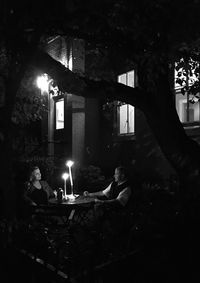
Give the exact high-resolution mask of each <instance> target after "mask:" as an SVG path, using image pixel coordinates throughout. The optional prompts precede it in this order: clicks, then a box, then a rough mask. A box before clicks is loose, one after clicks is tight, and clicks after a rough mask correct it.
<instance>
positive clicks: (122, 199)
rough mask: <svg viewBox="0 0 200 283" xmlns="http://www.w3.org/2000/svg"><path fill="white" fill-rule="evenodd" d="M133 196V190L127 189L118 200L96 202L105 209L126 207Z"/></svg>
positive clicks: (120, 194)
mask: <svg viewBox="0 0 200 283" xmlns="http://www.w3.org/2000/svg"><path fill="white" fill-rule="evenodd" d="M130 196H131V188H130V187H126V188H125V189H124V190H123V191H121V192H120V193H119V195H118V196H117V198H115V199H111V200H96V203H99V204H102V205H103V206H105V207H124V206H125V205H126V204H127V202H128V200H129V198H130Z"/></svg>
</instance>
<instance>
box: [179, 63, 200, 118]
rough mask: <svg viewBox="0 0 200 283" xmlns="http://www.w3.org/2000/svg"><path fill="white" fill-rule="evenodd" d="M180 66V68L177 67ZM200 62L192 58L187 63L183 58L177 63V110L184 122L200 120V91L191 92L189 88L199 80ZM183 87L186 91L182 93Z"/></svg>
mask: <svg viewBox="0 0 200 283" xmlns="http://www.w3.org/2000/svg"><path fill="white" fill-rule="evenodd" d="M177 66H178V68H177ZM197 70H199V63H198V62H195V61H194V60H192V59H191V58H190V59H189V61H188V62H187V63H186V62H185V61H184V60H183V59H181V60H180V61H179V62H178V63H176V64H175V74H174V75H175V85H174V87H175V95H176V110H177V113H178V116H179V119H180V121H181V122H182V123H192V122H198V121H200V104H199V93H196V95H195V96H194V95H193V94H190V93H189V88H190V86H192V85H193V84H194V83H195V82H197V81H198V80H199V72H197ZM181 89H182V90H183V91H184V94H185V95H183V94H182V92H181Z"/></svg>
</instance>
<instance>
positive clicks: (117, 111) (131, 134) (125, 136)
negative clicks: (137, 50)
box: [114, 69, 136, 140]
mask: <svg viewBox="0 0 200 283" xmlns="http://www.w3.org/2000/svg"><path fill="white" fill-rule="evenodd" d="M131 72H134V87H135V86H136V70H135V69H131V70H130V71H126V72H124V73H122V74H119V75H118V76H117V82H118V83H120V82H119V77H120V76H122V75H126V85H128V74H129V73H131ZM130 87H131V86H130ZM114 104H115V112H114V113H115V116H114V125H115V127H114V128H115V137H116V138H117V139H119V140H126V139H128V140H129V139H134V138H135V130H136V129H135V112H136V108H135V107H134V106H132V105H130V104H127V103H123V102H121V101H118V100H117V101H115V102H114ZM123 104H124V105H126V106H127V110H128V108H129V105H130V106H132V107H133V108H134V114H133V115H134V122H133V123H134V131H133V132H127V133H120V106H121V105H123ZM127 115H128V111H127ZM128 116H129V115H128ZM128 119H129V117H127V121H128ZM127 128H129V126H128V125H127Z"/></svg>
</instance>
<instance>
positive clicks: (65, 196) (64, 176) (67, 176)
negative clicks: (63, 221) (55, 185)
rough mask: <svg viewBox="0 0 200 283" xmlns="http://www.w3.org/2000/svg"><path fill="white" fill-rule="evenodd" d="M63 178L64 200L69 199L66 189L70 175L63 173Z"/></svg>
mask: <svg viewBox="0 0 200 283" xmlns="http://www.w3.org/2000/svg"><path fill="white" fill-rule="evenodd" d="M62 178H63V180H64V198H65V199H66V198H67V189H66V181H67V179H68V178H69V174H68V173H63V174H62Z"/></svg>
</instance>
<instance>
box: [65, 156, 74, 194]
mask: <svg viewBox="0 0 200 283" xmlns="http://www.w3.org/2000/svg"><path fill="white" fill-rule="evenodd" d="M73 164H74V162H73V161H71V160H69V161H67V162H66V165H67V166H68V167H69V180H70V185H71V196H72V197H73V196H74V191H73V180H72V168H71V167H72V165H73Z"/></svg>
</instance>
